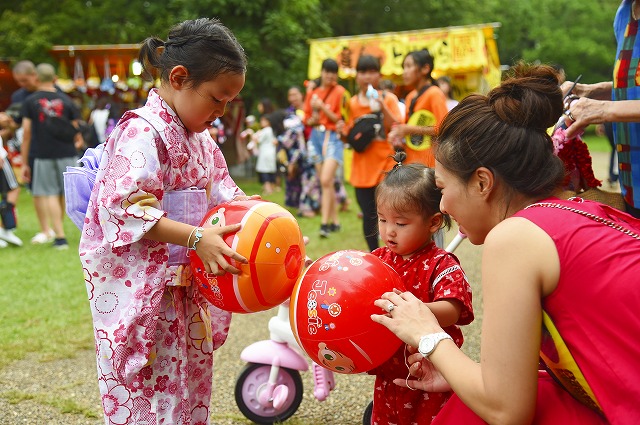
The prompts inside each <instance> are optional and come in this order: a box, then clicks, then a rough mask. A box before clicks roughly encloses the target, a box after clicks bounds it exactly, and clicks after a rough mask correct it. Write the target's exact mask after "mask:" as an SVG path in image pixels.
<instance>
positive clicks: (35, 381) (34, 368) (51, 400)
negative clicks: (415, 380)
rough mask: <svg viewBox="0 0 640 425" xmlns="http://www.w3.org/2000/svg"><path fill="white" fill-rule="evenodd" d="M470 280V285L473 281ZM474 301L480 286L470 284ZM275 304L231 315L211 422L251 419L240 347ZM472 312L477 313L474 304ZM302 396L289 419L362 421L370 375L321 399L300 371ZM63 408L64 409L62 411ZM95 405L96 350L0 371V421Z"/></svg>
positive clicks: (65, 417) (257, 336)
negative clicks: (243, 396) (245, 410)
mask: <svg viewBox="0 0 640 425" xmlns="http://www.w3.org/2000/svg"><path fill="white" fill-rule="evenodd" d="M479 253H480V249H478V248H475V247H472V246H471V245H470V244H467V243H463V244H462V245H461V246H460V248H459V250H458V251H457V254H458V256H459V257H460V259H461V261H462V262H463V264H462V265H463V267H464V268H465V270H466V272H467V275H468V276H469V279H471V280H472V281H473V283H474V284H475V283H477V282H478V279H477V277H476V276H478V264H479ZM474 286H475V285H474ZM474 297H475V299H474V302H475V304H476V306H479V291H478V290H477V287H474ZM274 312H275V310H272V311H267V312H263V313H256V314H252V315H240V314H238V315H234V318H233V320H232V324H231V329H230V332H229V338H228V339H227V342H226V343H225V345H224V346H223V347H222V348H221V349H220V350H218V351H217V352H216V354H215V364H216V370H215V377H214V387H215V388H214V394H213V397H212V409H211V411H212V418H211V423H212V424H215V425H236V424H250V423H252V422H251V421H249V420H247V419H246V418H245V417H244V416H243V415H242V414H241V413H240V411H239V410H238V407H237V406H236V403H235V399H234V387H235V383H236V378H237V375H238V374H239V373H240V371H241V369H242V368H243V366H244V363H243V362H242V360H240V352H241V351H242V349H243V348H244V347H246V346H247V345H249V344H251V343H253V342H255V341H259V340H262V339H266V338H268V336H269V334H268V330H267V322H268V320H269V319H270V318H271V317H272V315H273V314H274ZM476 312H477V313H476V314H478V316H481V314H479V311H478V307H476ZM479 324H480V320H476V322H475V323H474V324H473V325H471V326H468V327H466V329H465V330H464V331H465V334H466V341H467V342H466V343H465V348H466V350H467V352H469V353H470V354H471V355H472V356H476V355H477V348H478V330H479ZM302 377H303V384H304V398H303V401H302V404H301V405H300V408H299V409H298V411H297V412H296V414H295V415H294V416H293V417H292V418H291V419H290V420H288V421H287V423H291V424H292V425H311V424H320V423H322V424H326V425H345V424H354V425H355V424H360V423H362V413H363V411H364V409H365V407H366V406H367V405H368V404H369V402H370V401H371V395H372V391H373V379H374V378H373V377H371V376H368V375H356V376H351V375H339V374H336V388H335V390H334V391H332V393H331V395H330V396H329V398H328V399H327V400H326V401H324V402H322V403H320V402H318V401H316V400H315V398H314V397H313V381H312V377H311V373H309V372H307V373H303V374H302ZM63 412H68V413H63ZM100 415H101V410H100V395H99V392H98V385H97V376H96V366H95V354H94V351H93V350H83V351H79V352H77V353H76V356H75V357H74V358H70V359H63V360H55V361H47V360H46V359H42V358H40V357H39V356H38V354H36V353H34V354H31V355H29V356H28V357H27V358H26V359H24V360H21V361H18V362H15V363H13V364H11V365H10V366H9V367H6V368H5V369H4V370H2V371H0V424H2V425H17V424H21V425H24V424H29V425H32V424H34V425H35V424H47V425H99V424H103V423H104V422H103V420H102V419H101V416H100Z"/></svg>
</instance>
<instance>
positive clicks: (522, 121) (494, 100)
mask: <svg viewBox="0 0 640 425" xmlns="http://www.w3.org/2000/svg"><path fill="white" fill-rule="evenodd" d="M561 114H562V91H561V90H560V88H559V87H558V79H557V73H556V71H555V70H554V69H553V68H552V67H550V66H548V65H537V66H531V65H527V64H524V63H522V62H521V63H519V64H517V65H516V66H514V67H513V68H512V69H511V70H510V72H509V74H508V77H507V78H506V79H505V80H504V81H503V82H502V84H501V85H500V86H498V87H496V88H494V89H493V90H491V91H490V92H489V94H488V95H486V96H483V95H478V94H475V95H470V96H468V97H466V98H465V99H463V100H462V101H460V103H459V104H458V105H457V106H456V107H454V108H453V109H452V110H451V111H450V112H449V114H448V115H447V116H446V117H445V119H444V120H443V122H442V124H441V125H440V130H439V131H438V135H437V140H436V142H435V147H436V160H437V161H438V162H439V163H441V164H442V165H443V166H444V167H445V168H446V169H447V170H449V171H450V172H452V173H453V174H455V175H456V176H457V177H458V178H459V179H460V180H461V181H463V182H467V181H468V180H469V178H470V177H471V175H472V174H473V173H474V171H475V170H476V169H477V168H478V167H486V168H488V169H489V170H491V171H492V172H493V174H494V175H495V176H496V178H497V179H500V180H501V181H503V182H504V183H505V184H506V186H507V195H506V199H505V200H506V202H507V205H508V203H509V200H510V197H511V196H510V195H512V194H513V193H516V192H518V193H521V194H524V195H527V196H530V197H535V198H540V199H542V198H545V197H547V196H549V195H551V194H552V192H553V191H554V190H555V189H556V188H557V187H558V186H559V185H560V184H561V183H562V180H563V178H564V173H565V171H564V165H563V163H562V160H561V159H560V158H558V157H557V156H556V155H554V153H553V143H552V141H551V137H550V136H549V134H548V133H547V128H549V127H551V126H552V125H554V124H555V123H556V121H557V120H558V118H559V117H560V115H561Z"/></svg>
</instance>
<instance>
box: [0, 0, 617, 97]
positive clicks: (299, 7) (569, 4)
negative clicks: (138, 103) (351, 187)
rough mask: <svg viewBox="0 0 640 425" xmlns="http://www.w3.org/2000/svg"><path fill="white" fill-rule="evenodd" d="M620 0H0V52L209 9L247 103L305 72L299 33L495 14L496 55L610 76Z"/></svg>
mask: <svg viewBox="0 0 640 425" xmlns="http://www.w3.org/2000/svg"><path fill="white" fill-rule="evenodd" d="M619 4H620V0H536V1H529V0H513V1H505V0H474V1H471V0H447V1H445V0H429V1H415V0H411V1H409V0H324V1H323V2H320V1H319V0H290V1H285V0H199V1H198V2H193V1H189V0H165V1H160V0H146V1H131V0H61V1H57V2H47V1H44V2H43V1H42V0H21V1H17V2H16V1H10V0H0V57H2V58H9V59H12V60H18V59H24V58H29V59H32V60H33V61H35V62H42V61H49V62H53V59H52V58H51V56H50V55H49V53H48V52H49V49H50V48H51V46H52V45H60V44H62V45H66V44H118V43H138V42H140V41H142V40H143V39H144V38H146V37H148V36H150V35H157V36H159V37H161V38H165V37H166V34H167V30H168V29H169V27H171V26H172V25H173V24H175V23H177V22H179V21H182V20H184V19H190V18H197V17H202V16H217V17H219V18H220V19H221V20H222V21H223V22H224V23H225V24H226V25H227V26H228V27H229V28H231V29H232V30H233V32H234V33H235V34H236V37H237V38H238V40H239V41H240V42H241V44H242V45H243V46H244V48H245V50H246V52H247V56H248V57H249V70H248V73H247V83H246V86H245V89H244V90H243V96H244V97H245V99H246V100H247V101H248V104H249V106H251V105H252V103H253V101H254V100H256V99H258V98H261V97H265V96H267V97H270V98H272V99H273V100H275V101H276V102H277V103H279V104H280V105H282V106H284V103H285V100H284V99H285V93H286V89H287V87H288V86H289V85H291V84H300V83H301V82H302V81H303V80H304V79H305V78H306V75H307V72H306V68H307V64H308V53H309V47H308V44H307V40H308V39H312V38H319V37H330V36H343V35H354V34H372V33H381V32H391V31H403V30H414V29H424V28H439V27H447V26H457V25H467V24H478V23H488V22H500V23H501V25H502V26H501V28H500V29H499V30H498V32H497V37H498V48H499V53H500V58H501V61H502V63H503V64H506V65H511V64H512V63H514V62H515V61H517V60H519V59H524V60H526V61H540V62H545V63H548V62H556V63H559V64H562V65H563V66H564V68H565V70H566V72H567V75H568V78H571V79H572V78H575V76H576V75H577V74H583V81H585V82H595V81H599V80H605V79H610V78H611V66H612V64H613V60H614V54H615V46H614V41H613V29H612V22H613V17H614V15H615V11H616V9H617V7H618V5H619Z"/></svg>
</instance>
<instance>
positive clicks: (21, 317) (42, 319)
mask: <svg viewBox="0 0 640 425" xmlns="http://www.w3.org/2000/svg"><path fill="white" fill-rule="evenodd" d="M237 183H238V185H239V186H240V187H241V188H242V189H243V190H244V191H245V192H246V193H247V194H256V193H260V191H261V187H260V185H259V184H258V183H257V182H256V181H254V180H239V181H238V182H237ZM347 189H348V192H349V197H350V199H351V211H350V212H342V213H341V214H340V219H341V222H342V227H343V230H342V231H341V232H340V233H336V234H333V235H331V237H330V238H328V239H320V238H319V237H318V236H317V235H318V230H319V228H320V218H319V217H314V218H300V219H299V220H298V221H299V223H300V227H301V229H302V231H303V233H304V234H305V235H308V236H309V237H310V239H311V241H310V243H309V245H308V247H307V253H308V255H309V256H310V257H311V258H318V257H319V256H321V255H324V254H326V253H328V252H332V251H337V250H340V249H344V248H355V249H362V250H364V249H366V244H365V242H364V238H363V237H362V230H361V229H362V228H361V226H362V225H361V221H360V220H359V219H358V218H357V215H356V214H357V212H358V206H357V203H356V202H355V196H354V195H353V189H352V188H351V187H350V186H347ZM265 199H266V200H269V201H272V202H276V203H279V204H283V203H284V190H282V191H280V192H276V193H274V194H273V195H270V196H267V197H265ZM294 213H295V212H294ZM37 232H38V223H37V219H36V216H35V211H34V209H33V203H32V200H31V196H30V195H29V194H28V192H27V191H26V190H23V191H22V193H21V194H20V199H19V203H18V230H17V231H16V234H17V235H18V236H19V237H20V238H21V239H22V240H23V241H24V242H25V245H24V246H23V247H22V248H16V247H9V248H5V249H2V250H0V261H1V264H2V272H1V274H0V276H1V277H0V280H1V281H2V285H1V287H2V290H1V291H0V323H2V326H0V353H2V356H0V369H2V368H4V367H6V366H7V365H9V364H10V363H11V362H13V361H16V360H20V359H23V358H24V357H25V356H26V354H27V353H29V352H37V353H38V354H39V357H40V359H41V360H45V361H46V360H56V359H61V358H69V357H72V356H73V355H74V353H75V352H76V351H78V350H80V349H90V348H92V347H93V345H94V341H93V333H92V330H91V316H90V312H89V303H88V301H87V293H86V289H85V285H84V279H83V275H82V269H81V265H80V260H79V258H78V252H77V246H78V241H79V236H80V232H79V230H78V229H77V228H76V227H75V226H74V225H73V223H71V221H70V220H69V219H65V232H66V234H67V238H68V240H69V245H70V249H69V250H67V251H56V250H54V249H52V248H51V247H50V246H49V245H31V244H29V239H30V238H31V237H32V236H33V235H34V234H36V233H37Z"/></svg>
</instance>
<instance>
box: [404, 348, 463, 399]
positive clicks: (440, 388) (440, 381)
mask: <svg viewBox="0 0 640 425" xmlns="http://www.w3.org/2000/svg"><path fill="white" fill-rule="evenodd" d="M407 350H408V351H409V353H411V355H410V356H409V357H408V358H407V362H408V363H409V364H410V365H411V366H409V373H410V374H411V375H412V376H415V377H416V378H418V379H408V378H407V379H394V380H393V383H394V384H396V385H399V386H401V387H407V388H412V389H414V390H422V391H428V392H445V391H451V385H449V383H448V382H447V381H446V380H445V379H444V376H442V374H441V373H440V372H438V370H437V369H436V367H435V366H434V365H433V363H431V362H430V361H429V360H428V359H425V358H424V357H422V354H420V353H418V350H417V349H416V348H414V347H411V346H407Z"/></svg>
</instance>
